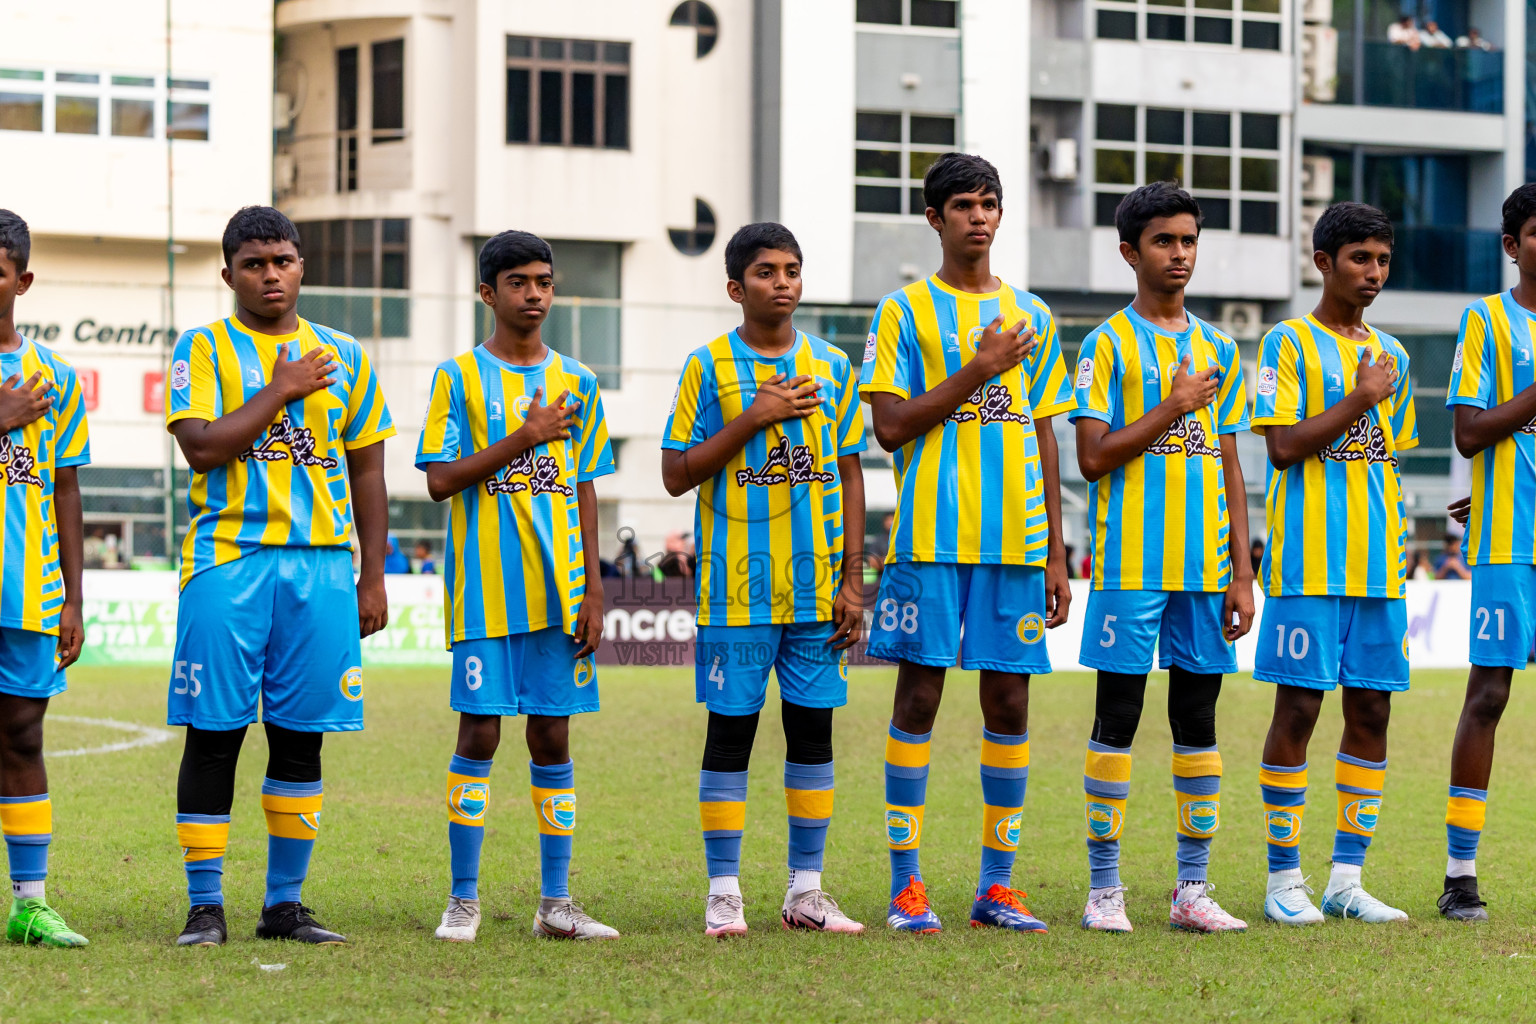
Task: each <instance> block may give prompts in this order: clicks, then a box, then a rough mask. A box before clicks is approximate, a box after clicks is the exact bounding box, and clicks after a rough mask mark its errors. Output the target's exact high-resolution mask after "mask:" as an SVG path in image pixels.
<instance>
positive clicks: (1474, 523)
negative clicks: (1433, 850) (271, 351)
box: [1439, 185, 1536, 921]
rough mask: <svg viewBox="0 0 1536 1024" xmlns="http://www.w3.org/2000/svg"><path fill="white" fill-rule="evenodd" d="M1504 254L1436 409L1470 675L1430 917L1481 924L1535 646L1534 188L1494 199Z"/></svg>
mask: <svg viewBox="0 0 1536 1024" xmlns="http://www.w3.org/2000/svg"><path fill="white" fill-rule="evenodd" d="M1503 233H1504V254H1505V255H1506V256H1508V257H1509V258H1510V259H1511V260H1512V261H1514V263H1515V265H1516V266H1517V267H1518V268H1519V271H1520V279H1519V281H1518V282H1517V283H1516V284H1515V286H1514V287H1513V288H1511V289H1510V290H1508V291H1506V292H1501V293H1500V294H1498V295H1490V296H1488V297H1487V298H1485V299H1479V300H1477V301H1476V302H1474V303H1472V305H1470V306H1468V307H1467V310H1466V312H1465V313H1463V314H1462V317H1461V337H1460V340H1459V341H1458V342H1457V346H1456V356H1455V358H1454V360H1453V361H1452V363H1451V381H1450V394H1449V395H1448V397H1447V398H1446V405H1447V406H1449V407H1450V408H1451V410H1452V413H1453V415H1454V417H1455V423H1454V433H1455V439H1456V448H1457V450H1458V451H1460V452H1461V454H1462V455H1463V456H1465V457H1466V458H1468V459H1471V460H1472V503H1471V509H1470V518H1469V519H1468V522H1467V531H1466V533H1465V535H1464V536H1463V539H1462V556H1463V561H1465V562H1466V564H1467V565H1468V566H1469V567H1470V569H1471V572H1472V621H1471V623H1470V626H1469V632H1470V635H1471V640H1470V644H1471V652H1470V653H1471V658H1470V660H1471V662H1472V667H1471V670H1470V672H1469V673H1468V675H1467V694H1466V702H1465V703H1464V704H1463V705H1462V709H1461V722H1460V724H1459V725H1458V726H1457V727H1456V741H1455V745H1454V746H1453V747H1452V748H1451V788H1450V796H1449V798H1448V799H1447V801H1446V810H1445V831H1446V852H1447V860H1446V868H1445V890H1444V892H1443V893H1442V894H1441V896H1440V900H1439V906H1440V913H1441V914H1443V915H1445V916H1446V917H1447V918H1450V919H1451V920H1453V921H1486V920H1487V919H1488V911H1487V910H1486V909H1485V907H1486V904H1485V903H1484V901H1483V900H1482V898H1481V896H1480V895H1479V893H1478V888H1477V843H1478V839H1479V838H1481V836H1482V832H1483V821H1484V815H1485V812H1486V805H1487V800H1488V779H1489V776H1490V775H1491V774H1492V772H1493V737H1494V731H1495V730H1496V729H1497V728H1498V725H1499V718H1500V716H1502V715H1503V714H1504V707H1505V705H1506V704H1508V702H1509V685H1510V681H1511V680H1512V679H1513V677H1514V670H1515V669H1517V668H1524V667H1525V665H1526V662H1527V659H1528V657H1529V655H1530V652H1531V647H1532V641H1533V639H1536V468H1533V467H1536V387H1533V386H1532V385H1533V384H1536V367H1533V363H1536V356H1533V352H1536V342H1533V339H1532V337H1531V319H1532V317H1536V185H1521V186H1520V187H1519V188H1517V189H1515V190H1514V191H1513V192H1511V193H1510V194H1509V198H1507V199H1505V200H1504V218H1503Z"/></svg>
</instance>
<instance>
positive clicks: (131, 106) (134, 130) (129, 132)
mask: <svg viewBox="0 0 1536 1024" xmlns="http://www.w3.org/2000/svg"><path fill="white" fill-rule="evenodd" d="M112 134H113V135H121V136H127V137H130V138H138V139H152V138H154V137H155V102H154V100H123V99H116V98H114V99H113V100H112Z"/></svg>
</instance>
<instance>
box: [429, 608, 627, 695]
mask: <svg viewBox="0 0 1536 1024" xmlns="http://www.w3.org/2000/svg"><path fill="white" fill-rule="evenodd" d="M580 649H581V645H580V644H579V643H577V642H576V639H575V638H574V637H572V636H571V635H570V634H569V633H566V632H563V631H562V630H561V629H560V628H559V627H557V626H548V627H546V628H544V629H538V630H534V631H533V632H532V633H514V634H513V635H511V636H490V637H483V638H481V639H479V640H456V641H454V643H453V681H452V683H451V684H450V685H449V687H448V706H449V707H451V708H452V709H453V710H455V711H460V712H464V713H467V714H471V715H550V716H553V717H556V718H560V717H564V716H566V715H579V714H581V713H582V712H585V711H596V710H598V708H599V707H600V706H601V704H600V702H599V701H598V698H597V665H596V663H595V662H594V661H593V657H592V655H590V654H589V655H587V656H586V657H585V658H577V657H576V652H577V651H579V650H580Z"/></svg>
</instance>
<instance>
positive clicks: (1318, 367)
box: [1253, 314, 1419, 597]
mask: <svg viewBox="0 0 1536 1024" xmlns="http://www.w3.org/2000/svg"><path fill="white" fill-rule="evenodd" d="M1370 332H1371V336H1370V340H1369V341H1363V342H1360V341H1354V340H1352V339H1349V338H1345V337H1343V336H1342V335H1339V334H1336V333H1334V332H1333V331H1330V330H1329V329H1328V328H1327V327H1325V326H1324V325H1323V324H1321V323H1319V322H1318V321H1317V319H1316V318H1315V317H1313V316H1312V315H1311V314H1308V315H1307V316H1305V317H1301V318H1299V319H1296V320H1286V321H1284V322H1283V323H1280V324H1277V325H1276V326H1275V327H1274V328H1273V329H1271V330H1270V332H1269V333H1268V334H1266V335H1265V336H1264V340H1263V341H1262V342H1261V343H1260V344H1259V375H1258V383H1257V384H1256V385H1255V386H1254V400H1253V429H1254V432H1255V433H1259V434H1262V433H1264V432H1265V429H1266V428H1267V427H1271V426H1289V425H1291V424H1293V423H1300V422H1301V421H1302V420H1304V419H1309V418H1311V417H1313V416H1317V415H1320V414H1321V413H1322V412H1323V411H1324V410H1326V409H1328V408H1329V407H1330V406H1333V405H1336V404H1338V403H1339V402H1340V401H1342V400H1343V398H1344V396H1345V395H1347V394H1349V393H1350V392H1351V391H1353V390H1354V388H1355V371H1356V369H1357V368H1358V367H1359V365H1360V363H1361V362H1362V361H1363V358H1364V354H1365V353H1366V352H1367V351H1369V352H1371V353H1373V358H1375V359H1380V358H1381V355H1382V354H1383V353H1385V354H1386V355H1390V356H1392V357H1393V358H1394V359H1396V360H1397V372H1398V380H1397V391H1396V392H1395V393H1394V394H1393V395H1392V396H1391V397H1390V398H1388V399H1387V400H1386V401H1384V402H1382V403H1381V404H1380V405H1377V406H1375V407H1373V408H1372V409H1370V410H1369V411H1367V412H1366V413H1364V414H1363V415H1361V416H1360V418H1359V419H1358V420H1356V421H1355V422H1354V423H1352V424H1350V426H1349V429H1348V430H1346V431H1345V432H1344V433H1343V434H1341V435H1340V436H1339V437H1338V438H1336V439H1335V440H1334V442H1333V443H1332V444H1330V445H1329V446H1328V447H1327V448H1324V449H1323V450H1322V451H1320V452H1318V453H1316V454H1315V455H1308V456H1307V457H1306V458H1305V459H1302V460H1301V461H1300V462H1298V463H1297V464H1296V465H1294V466H1291V467H1289V468H1287V469H1285V470H1284V471H1279V472H1277V471H1276V470H1275V467H1274V466H1273V465H1269V466H1267V470H1266V476H1265V485H1264V491H1265V497H1264V510H1265V514H1266V518H1267V519H1268V520H1269V542H1268V543H1267V544H1265V545H1264V562H1263V564H1262V565H1261V566H1260V568H1259V584H1260V586H1262V587H1263V588H1264V592H1265V593H1266V594H1269V595H1271V596H1273V597H1291V596H1293V595H1297V594H1326V595H1332V596H1335V597H1402V596H1403V584H1404V581H1405V580H1406V579H1407V576H1408V521H1407V519H1406V517H1405V514H1404V509H1403V490H1402V481H1401V480H1400V479H1399V476H1398V465H1397V453H1398V452H1400V451H1403V450H1404V449H1407V448H1412V447H1414V446H1416V445H1417V444H1418V443H1419V427H1418V420H1417V419H1416V418H1415V416H1414V411H1413V384H1412V382H1411V381H1410V380H1409V376H1408V353H1407V351H1406V350H1405V349H1404V348H1403V346H1402V345H1401V344H1399V343H1398V341H1397V339H1396V338H1394V337H1392V336H1391V335H1388V334H1382V333H1381V332H1380V331H1378V330H1375V329H1374V328H1371V329H1370Z"/></svg>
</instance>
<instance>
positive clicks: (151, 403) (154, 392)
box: [144, 370, 165, 413]
mask: <svg viewBox="0 0 1536 1024" xmlns="http://www.w3.org/2000/svg"><path fill="white" fill-rule="evenodd" d="M144 411H145V412H155V413H164V412H165V375H164V374H163V373H161V372H160V371H159V370H150V371H149V372H148V373H146V374H144Z"/></svg>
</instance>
